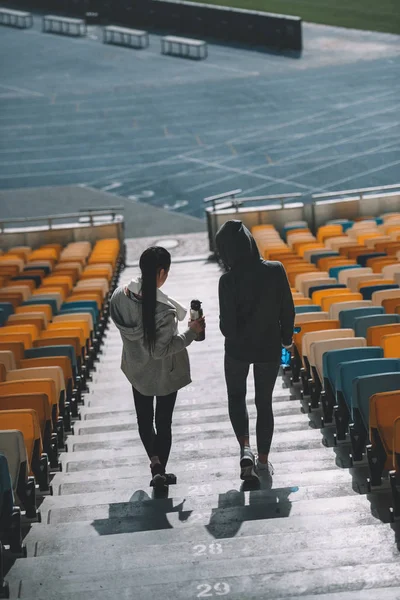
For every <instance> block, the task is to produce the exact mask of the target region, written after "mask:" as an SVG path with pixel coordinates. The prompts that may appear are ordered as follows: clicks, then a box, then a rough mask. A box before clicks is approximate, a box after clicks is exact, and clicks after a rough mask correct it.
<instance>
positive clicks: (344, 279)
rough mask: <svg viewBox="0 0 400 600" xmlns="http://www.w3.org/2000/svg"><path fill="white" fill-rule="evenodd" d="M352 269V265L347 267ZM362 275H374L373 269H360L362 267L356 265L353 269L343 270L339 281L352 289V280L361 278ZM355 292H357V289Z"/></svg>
mask: <svg viewBox="0 0 400 600" xmlns="http://www.w3.org/2000/svg"><path fill="white" fill-rule="evenodd" d="M347 266H349V267H351V265H347ZM361 275H372V269H370V268H369V267H360V265H358V266H357V265H354V266H353V267H352V268H351V269H343V270H342V271H340V272H339V275H338V281H339V283H344V284H345V285H347V286H348V287H349V288H350V289H351V285H350V278H353V277H360V276H361ZM353 291H357V288H356V289H355V290H353Z"/></svg>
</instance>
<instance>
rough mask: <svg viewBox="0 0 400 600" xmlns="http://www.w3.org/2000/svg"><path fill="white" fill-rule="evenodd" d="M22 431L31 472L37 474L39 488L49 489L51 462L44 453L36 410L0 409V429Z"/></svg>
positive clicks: (42, 489)
mask: <svg viewBox="0 0 400 600" xmlns="http://www.w3.org/2000/svg"><path fill="white" fill-rule="evenodd" d="M9 430H12V431H15V430H17V431H20V432H21V433H22V435H23V437H24V443H25V448H26V454H27V458H28V464H29V467H30V471H29V472H30V474H32V475H34V476H35V479H36V482H37V483H38V484H39V489H40V490H41V491H43V492H45V491H48V490H49V463H48V457H47V455H46V454H43V446H42V436H41V434H40V425H39V420H38V416H37V414H36V412H35V411H34V410H32V409H19V410H0V431H2V432H3V431H9Z"/></svg>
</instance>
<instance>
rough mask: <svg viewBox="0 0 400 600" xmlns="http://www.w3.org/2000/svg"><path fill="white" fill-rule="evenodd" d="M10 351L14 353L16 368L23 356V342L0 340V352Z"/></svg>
mask: <svg viewBox="0 0 400 600" xmlns="http://www.w3.org/2000/svg"><path fill="white" fill-rule="evenodd" d="M4 350H5V351H11V352H12V353H13V355H14V360H15V366H16V367H17V368H18V366H19V363H20V360H21V359H22V358H24V350H25V349H24V344H23V343H22V342H21V341H11V342H10V341H9V340H8V339H7V340H6V341H2V340H0V352H1V351H4Z"/></svg>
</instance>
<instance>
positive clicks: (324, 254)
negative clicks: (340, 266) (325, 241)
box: [310, 249, 339, 271]
mask: <svg viewBox="0 0 400 600" xmlns="http://www.w3.org/2000/svg"><path fill="white" fill-rule="evenodd" d="M333 256H336V257H338V256H339V252H336V250H326V249H325V250H321V251H320V252H316V253H314V254H312V255H311V256H310V263H311V264H312V265H317V264H318V263H319V261H320V260H321V258H328V257H330V258H332V257H333ZM324 270H326V269H323V268H322V266H321V271H324Z"/></svg>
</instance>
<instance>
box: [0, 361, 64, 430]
mask: <svg viewBox="0 0 400 600" xmlns="http://www.w3.org/2000/svg"><path fill="white" fill-rule="evenodd" d="M55 369H59V367H46V371H48V372H49V371H50V370H51V371H54V370H55ZM43 370H44V369H37V370H35V369H17V370H16V371H8V373H7V381H3V382H2V383H0V397H2V396H9V395H11V394H13V395H15V394H21V395H23V394H45V395H46V396H47V399H48V405H49V409H50V415H51V418H52V423H53V425H54V428H55V429H57V431H62V420H61V421H60V422H59V407H58V395H57V391H58V390H57V385H56V379H55V376H54V375H52V376H51V377H50V376H49V373H48V372H46V377H44V376H43ZM60 370H61V369H60ZM35 371H36V372H35ZM60 438H61V434H60Z"/></svg>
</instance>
